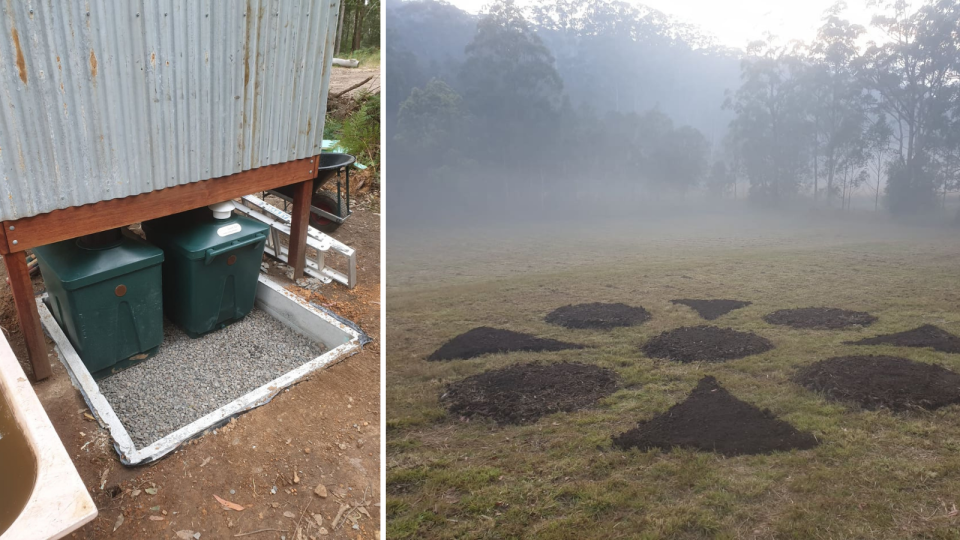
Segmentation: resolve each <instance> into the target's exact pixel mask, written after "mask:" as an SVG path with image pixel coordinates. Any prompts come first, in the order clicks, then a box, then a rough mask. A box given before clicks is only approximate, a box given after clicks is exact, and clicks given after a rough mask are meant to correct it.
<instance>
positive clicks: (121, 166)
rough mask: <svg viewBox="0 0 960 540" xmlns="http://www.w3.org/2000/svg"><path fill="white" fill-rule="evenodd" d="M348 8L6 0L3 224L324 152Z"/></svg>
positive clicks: (253, 0) (251, 0) (327, 3)
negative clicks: (342, 11) (341, 25)
mask: <svg viewBox="0 0 960 540" xmlns="http://www.w3.org/2000/svg"><path fill="white" fill-rule="evenodd" d="M339 6H340V0H245V1H242V2H241V1H233V0H220V1H218V0H139V1H126V0H123V1H120V0H87V1H86V2H80V1H74V0H70V1H60V0H35V1H27V0H0V220H11V219H19V218H24V217H28V216H32V215H36V214H42V213H46V212H50V211H51V210H55V209H58V208H66V207H69V206H79V205H83V204H89V203H94V202H98V201H102V200H108V199H114V198H119V197H127V196H129V195H137V194H140V193H146V192H149V191H154V190H158V189H163V188H165V187H170V186H174V185H178V184H186V183H190V182H197V181H200V180H206V179H209V178H216V177H220V176H225V175H228V174H232V173H236V172H240V171H244V170H248V169H252V168H256V167H262V166H265V165H273V164H276V163H282V162H285V161H290V160H293V159H300V158H304V157H308V156H312V155H316V154H319V153H320V145H321V142H322V139H323V122H324V115H325V111H326V100H327V89H328V86H329V81H330V66H331V62H332V60H333V40H334V35H335V33H336V26H337V17H338V15H339Z"/></svg>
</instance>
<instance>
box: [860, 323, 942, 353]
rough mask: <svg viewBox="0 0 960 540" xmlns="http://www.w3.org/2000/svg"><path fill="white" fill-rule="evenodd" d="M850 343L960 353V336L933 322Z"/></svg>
mask: <svg viewBox="0 0 960 540" xmlns="http://www.w3.org/2000/svg"><path fill="white" fill-rule="evenodd" d="M847 344H848V345H896V346H899V347H930V348H932V349H934V350H937V351H941V352H948V353H960V337H957V336H955V335H953V334H951V333H950V332H947V331H946V330H943V329H940V328H937V327H936V326H934V325H932V324H925V325H923V326H921V327H919V328H914V329H913V330H907V331H906V332H897V333H895V334H885V335H882V336H877V337H872V338H866V339H861V340H860V341H850V342H847Z"/></svg>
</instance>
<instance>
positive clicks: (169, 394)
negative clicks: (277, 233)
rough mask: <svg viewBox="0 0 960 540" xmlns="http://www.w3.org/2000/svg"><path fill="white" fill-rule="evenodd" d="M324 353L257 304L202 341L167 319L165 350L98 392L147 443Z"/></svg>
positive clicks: (139, 439) (102, 385)
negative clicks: (235, 321) (238, 320)
mask: <svg viewBox="0 0 960 540" xmlns="http://www.w3.org/2000/svg"><path fill="white" fill-rule="evenodd" d="M323 352H324V348H323V346H322V345H320V344H317V343H314V342H312V341H310V340H309V339H307V338H305V337H303V336H301V335H299V334H297V333H296V332H294V331H293V330H291V329H289V328H287V327H286V326H284V325H283V324H282V323H280V321H278V320H276V319H274V318H273V317H271V316H270V315H268V314H267V313H266V312H264V311H262V310H260V309H257V308H254V309H253V310H252V311H251V312H250V313H249V314H248V315H247V316H246V317H244V319H243V320H242V321H240V322H237V323H234V324H232V325H230V326H228V327H226V328H224V329H222V330H219V331H216V332H212V333H210V334H207V335H205V336H203V337H200V338H198V339H191V338H190V337H189V336H187V335H186V334H185V333H183V331H181V330H180V329H179V328H177V327H176V326H175V325H174V324H173V323H170V322H169V321H166V320H165V321H164V326H163V344H162V345H161V346H160V352H159V353H158V354H157V355H156V356H155V357H153V358H151V359H149V360H147V361H145V362H143V363H141V364H138V365H136V366H134V367H132V368H130V369H127V370H124V371H121V372H120V373H117V374H116V375H112V376H110V377H108V378H106V379H104V380H102V381H100V383H99V384H100V391H101V392H102V393H103V395H104V396H105V397H106V398H107V401H109V402H110V405H111V406H112V407H113V409H114V411H116V413H117V416H119V417H120V421H121V422H123V425H124V427H126V428H127V431H128V432H129V433H130V437H131V438H132V439H133V442H134V443H135V444H136V445H137V448H143V447H144V446H146V445H148V444H150V443H153V442H156V441H158V440H160V439H161V438H163V437H165V436H167V435H169V434H171V433H173V432H174V431H176V430H178V429H180V428H181V427H183V426H185V425H187V424H189V423H190V422H193V421H194V420H197V419H199V418H201V417H203V416H204V415H206V414H208V413H211V412H213V411H215V410H217V409H219V408H220V407H222V406H224V405H226V404H227V403H230V402H231V401H233V400H235V399H237V398H238V397H240V396H242V395H244V394H246V393H247V392H250V391H251V390H254V389H256V388H258V387H260V386H263V385H264V384H266V383H267V382H269V381H272V380H273V379H276V378H277V377H279V376H280V375H283V374H284V373H287V372H288V371H291V370H293V369H294V368H296V367H299V366H301V365H303V364H305V363H307V362H308V361H310V360H313V359H314V358H316V357H317V356H319V355H320V354H322V353H323Z"/></svg>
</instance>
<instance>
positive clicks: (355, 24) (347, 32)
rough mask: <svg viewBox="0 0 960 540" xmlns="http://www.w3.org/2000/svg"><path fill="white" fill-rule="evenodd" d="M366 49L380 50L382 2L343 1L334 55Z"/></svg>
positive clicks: (377, 0)
mask: <svg viewBox="0 0 960 540" xmlns="http://www.w3.org/2000/svg"><path fill="white" fill-rule="evenodd" d="M348 47H349V50H347V48H348ZM364 48H374V49H378V48H380V1H379V0H341V2H340V19H339V20H338V21H337V37H336V40H335V44H334V54H335V55H339V54H340V53H341V51H347V52H354V51H357V50H360V49H364Z"/></svg>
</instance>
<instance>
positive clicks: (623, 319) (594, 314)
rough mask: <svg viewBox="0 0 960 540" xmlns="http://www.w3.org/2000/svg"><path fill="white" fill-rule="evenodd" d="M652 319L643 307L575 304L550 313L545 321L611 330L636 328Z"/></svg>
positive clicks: (596, 303) (571, 326)
mask: <svg viewBox="0 0 960 540" xmlns="http://www.w3.org/2000/svg"><path fill="white" fill-rule="evenodd" d="M649 319H650V313H649V312H648V311H647V310H645V309H643V308H642V307H634V306H628V305H626V304H619V303H617V304H604V303H602V302H593V303H590V304H574V305H572V306H563V307H561V308H557V309H555V310H553V311H551V312H550V314H549V315H547V316H546V318H545V319H544V320H545V321H547V322H548V323H550V324H558V325H560V326H564V327H567V328H597V329H603V330H606V329H609V328H617V327H620V326H635V325H638V324H642V323H644V322H646V321H647V320H649Z"/></svg>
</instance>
